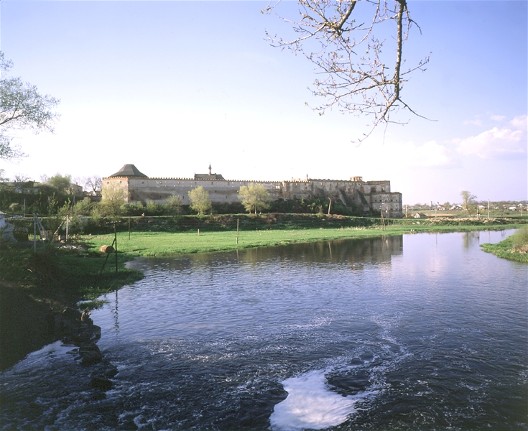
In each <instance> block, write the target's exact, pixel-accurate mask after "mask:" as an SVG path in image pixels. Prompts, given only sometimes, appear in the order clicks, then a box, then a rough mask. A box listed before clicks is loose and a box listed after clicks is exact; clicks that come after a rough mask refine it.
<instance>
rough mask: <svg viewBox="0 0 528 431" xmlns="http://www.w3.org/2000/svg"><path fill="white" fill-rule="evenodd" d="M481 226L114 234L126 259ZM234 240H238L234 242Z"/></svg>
mask: <svg viewBox="0 0 528 431" xmlns="http://www.w3.org/2000/svg"><path fill="white" fill-rule="evenodd" d="M508 227H509V228H511V227H513V226H505V225H500V226H487V227H486V228H487V229H493V228H497V229H506V228H508ZM482 229H483V227H482V226H467V227H461V226H434V227H431V226H417V225H413V226H405V225H392V226H388V227H386V228H385V229H383V228H381V227H375V228H364V227H361V228H338V229H322V228H321V229H277V230H258V231H241V232H239V233H238V234H237V232H236V231H222V232H200V233H198V232H176V233H168V232H131V233H130V234H129V233H128V232H118V233H117V249H118V251H119V253H123V254H126V255H129V256H131V257H132V256H170V255H175V254H181V253H200V252H210V251H228V250H235V249H237V248H238V249H242V248H251V247H263V246H276V245H284V244H290V243H299V242H313V241H321V240H332V239H341V238H367V237H376V236H378V237H379V236H384V235H401V234H404V233H409V232H424V231H426V232H449V231H463V230H482ZM237 238H238V240H237ZM81 240H82V241H83V242H85V243H86V244H87V245H88V246H89V247H90V248H92V249H99V247H100V246H102V245H111V244H112V242H113V240H114V234H107V235H85V236H82V237H81Z"/></svg>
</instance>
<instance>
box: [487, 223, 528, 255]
mask: <svg viewBox="0 0 528 431" xmlns="http://www.w3.org/2000/svg"><path fill="white" fill-rule="evenodd" d="M482 249H483V250H484V251H487V252H488V253H493V254H494V255H495V256H498V257H501V258H503V259H508V260H513V261H516V262H521V263H528V227H526V226H524V227H522V228H521V229H519V230H518V231H517V232H516V233H514V234H513V235H511V236H509V237H508V238H506V239H505V240H504V241H501V242H499V243H497V244H482Z"/></svg>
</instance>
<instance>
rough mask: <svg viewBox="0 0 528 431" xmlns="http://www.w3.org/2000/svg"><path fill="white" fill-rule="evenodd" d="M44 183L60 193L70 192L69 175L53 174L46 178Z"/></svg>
mask: <svg viewBox="0 0 528 431" xmlns="http://www.w3.org/2000/svg"><path fill="white" fill-rule="evenodd" d="M46 184H48V185H50V186H51V187H53V188H54V189H55V190H57V191H58V192H60V193H63V194H65V195H67V194H70V193H71V185H72V182H71V176H70V175H65V176H62V175H60V174H56V175H53V176H52V177H50V178H48V180H47V181H46Z"/></svg>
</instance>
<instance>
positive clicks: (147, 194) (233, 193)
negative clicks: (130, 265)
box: [102, 167, 402, 217]
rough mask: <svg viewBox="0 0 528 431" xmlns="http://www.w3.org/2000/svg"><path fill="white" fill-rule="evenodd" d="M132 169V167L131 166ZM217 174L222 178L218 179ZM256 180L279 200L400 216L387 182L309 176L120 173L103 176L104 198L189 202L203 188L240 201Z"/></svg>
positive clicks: (221, 200) (398, 200) (397, 196)
mask: <svg viewBox="0 0 528 431" xmlns="http://www.w3.org/2000/svg"><path fill="white" fill-rule="evenodd" d="M134 169H135V167H134ZM218 177H220V178H222V179H218ZM251 183H257V184H261V185H263V186H264V188H265V189H266V190H267V191H268V193H269V194H270V195H271V197H272V199H273V200H278V199H284V200H289V199H309V198H315V197H319V198H323V199H330V200H331V201H334V202H336V201H341V202H342V203H343V204H344V205H346V206H350V205H354V206H356V207H360V208H361V207H362V208H363V211H364V212H365V213H372V212H374V213H376V212H381V211H383V212H384V213H385V215H386V216H387V217H399V216H401V215H402V195H401V193H397V192H391V189H390V181H386V180H384V181H363V180H362V179H361V178H360V177H354V179H352V180H329V179H310V178H307V179H306V180H304V179H303V180H291V181H251V180H226V179H223V177H222V176H221V175H217V174H211V175H207V174H202V175H197V176H196V177H195V178H149V177H147V176H145V175H142V176H120V175H118V174H114V175H112V176H110V177H107V178H104V179H103V193H102V194H103V200H104V199H110V198H112V197H113V198H114V199H115V198H116V196H117V197H118V198H119V199H121V200H123V201H124V202H143V203H146V202H149V201H153V202H157V203H162V202H164V201H165V200H167V199H168V198H169V197H171V196H177V197H179V198H180V199H181V202H182V204H183V205H189V204H190V201H189V195H188V193H189V191H191V190H193V189H195V188H197V187H200V186H201V187H203V188H204V189H205V190H207V192H208V193H209V197H210V199H211V202H212V203H217V204H229V203H236V202H240V199H239V196H238V191H239V189H240V187H242V186H248V185H249V184H251Z"/></svg>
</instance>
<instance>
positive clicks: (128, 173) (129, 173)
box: [110, 164, 148, 178]
mask: <svg viewBox="0 0 528 431" xmlns="http://www.w3.org/2000/svg"><path fill="white" fill-rule="evenodd" d="M110 177H144V178H148V177H147V176H146V175H145V174H144V173H142V172H140V171H139V169H138V168H136V167H135V166H134V165H132V164H128V165H124V166H123V167H122V168H121V169H119V171H117V172H116V173H115V174H112V175H110Z"/></svg>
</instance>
